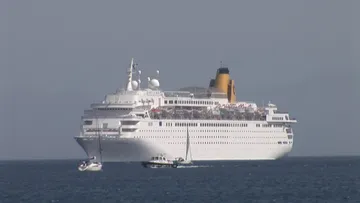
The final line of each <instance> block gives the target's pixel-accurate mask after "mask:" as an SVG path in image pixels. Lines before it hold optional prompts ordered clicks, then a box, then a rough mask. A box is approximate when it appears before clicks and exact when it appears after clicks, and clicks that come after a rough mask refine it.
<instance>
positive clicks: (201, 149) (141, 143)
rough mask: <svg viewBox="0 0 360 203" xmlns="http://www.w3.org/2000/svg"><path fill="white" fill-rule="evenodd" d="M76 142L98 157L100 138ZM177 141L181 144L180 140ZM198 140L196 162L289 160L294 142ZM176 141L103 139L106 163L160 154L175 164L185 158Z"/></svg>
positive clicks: (194, 153)
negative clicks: (287, 156) (177, 158)
mask: <svg viewBox="0 0 360 203" xmlns="http://www.w3.org/2000/svg"><path fill="white" fill-rule="evenodd" d="M75 139H76V141H77V142H78V143H79V145H80V146H81V147H82V148H83V149H84V151H85V152H86V154H87V156H88V157H92V156H99V152H98V140H97V138H95V137H94V138H90V137H86V138H85V137H76V138H75ZM176 140H177V141H178V139H176ZM199 140H200V139H199ZM199 140H197V141H195V140H194V141H192V143H191V153H192V158H193V161H211V160H214V161H215V160H275V159H279V158H281V157H284V156H286V155H287V154H288V153H289V152H290V151H291V149H292V146H293V142H292V140H291V141H288V140H287V139H286V137H283V138H279V139H276V138H269V139H267V140H256V139H239V140H227V141H213V142H211V141H205V142H202V141H199ZM255 140H256V141H255ZM278 140H279V141H278ZM174 141H175V140H170V139H166V138H163V139H161V138H159V139H156V138H153V139H151V138H149V139H146V138H144V139H142V138H105V137H104V138H102V140H101V145H102V158H103V162H141V161H146V160H148V159H149V157H151V156H154V155H156V154H159V153H164V154H166V156H167V157H168V158H169V159H172V160H173V159H175V158H176V157H185V148H186V144H185V142H174ZM279 142H281V143H282V144H279ZM285 143H286V144H285Z"/></svg>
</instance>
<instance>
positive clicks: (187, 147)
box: [185, 126, 190, 160]
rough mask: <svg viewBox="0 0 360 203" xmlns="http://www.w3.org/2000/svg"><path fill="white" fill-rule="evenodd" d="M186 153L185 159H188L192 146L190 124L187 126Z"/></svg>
mask: <svg viewBox="0 0 360 203" xmlns="http://www.w3.org/2000/svg"><path fill="white" fill-rule="evenodd" d="M186 132H187V134H186V154H185V160H187V159H188V153H189V147H190V138H189V126H187V128H186Z"/></svg>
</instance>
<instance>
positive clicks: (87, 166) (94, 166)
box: [78, 161, 102, 171]
mask: <svg viewBox="0 0 360 203" xmlns="http://www.w3.org/2000/svg"><path fill="white" fill-rule="evenodd" d="M78 170H79V171H101V170H102V164H101V163H100V162H96V161H89V162H85V161H84V162H83V163H82V164H81V165H80V166H79V167H78Z"/></svg>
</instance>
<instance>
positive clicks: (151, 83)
mask: <svg viewBox="0 0 360 203" xmlns="http://www.w3.org/2000/svg"><path fill="white" fill-rule="evenodd" d="M150 85H151V86H152V87H154V88H158V87H160V82H159V80H157V79H152V80H151V81H150Z"/></svg>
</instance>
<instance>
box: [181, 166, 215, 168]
mask: <svg viewBox="0 0 360 203" xmlns="http://www.w3.org/2000/svg"><path fill="white" fill-rule="evenodd" d="M209 167H213V166H211V165H191V166H178V167H177V168H209Z"/></svg>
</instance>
